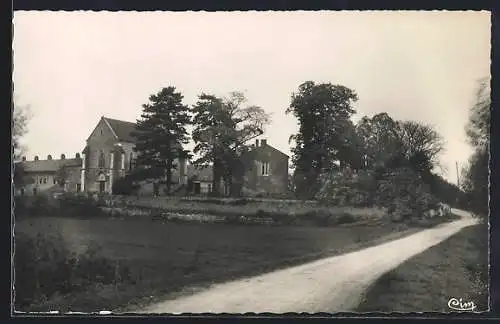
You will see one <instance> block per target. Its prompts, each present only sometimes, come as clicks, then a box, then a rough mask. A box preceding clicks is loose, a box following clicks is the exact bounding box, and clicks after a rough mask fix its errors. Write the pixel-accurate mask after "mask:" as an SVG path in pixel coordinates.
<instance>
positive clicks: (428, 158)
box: [399, 121, 444, 170]
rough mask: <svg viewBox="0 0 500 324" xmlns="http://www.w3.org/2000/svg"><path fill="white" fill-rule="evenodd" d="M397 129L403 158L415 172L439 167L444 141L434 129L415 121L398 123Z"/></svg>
mask: <svg viewBox="0 0 500 324" xmlns="http://www.w3.org/2000/svg"><path fill="white" fill-rule="evenodd" d="M399 127H400V130H401V135H400V138H401V141H402V144H403V153H404V156H405V157H406V158H407V159H408V160H409V161H411V162H412V164H413V165H414V166H415V168H416V169H417V170H432V168H433V167H434V166H438V165H439V159H438V158H439V154H440V153H441V152H442V151H443V149H444V140H443V138H442V137H441V135H440V134H439V133H438V132H437V131H436V130H435V129H434V128H432V127H431V126H429V125H423V124H420V123H418V122H415V121H403V122H400V126H399Z"/></svg>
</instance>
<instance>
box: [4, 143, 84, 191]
mask: <svg viewBox="0 0 500 324" xmlns="http://www.w3.org/2000/svg"><path fill="white" fill-rule="evenodd" d="M81 165H82V158H81V157H80V154H79V153H76V155H75V157H74V158H66V156H65V155H64V154H61V156H60V158H59V159H54V158H52V156H51V155H48V156H47V158H46V159H44V160H41V159H40V158H39V157H38V156H35V157H34V159H33V160H27V159H26V157H23V158H22V161H20V162H18V163H16V164H15V166H14V168H17V171H16V170H15V171H14V172H20V173H19V174H20V176H21V177H22V181H20V182H21V183H22V184H20V185H18V186H17V187H16V188H15V189H16V194H18V195H36V194H38V193H41V192H46V191H53V192H59V191H61V192H62V191H66V192H79V191H81V181H80V180H81V178H80V170H81Z"/></svg>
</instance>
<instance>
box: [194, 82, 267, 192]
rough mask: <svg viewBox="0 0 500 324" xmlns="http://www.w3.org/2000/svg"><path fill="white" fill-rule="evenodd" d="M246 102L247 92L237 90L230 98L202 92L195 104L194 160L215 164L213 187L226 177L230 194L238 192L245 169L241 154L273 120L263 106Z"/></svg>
mask: <svg viewBox="0 0 500 324" xmlns="http://www.w3.org/2000/svg"><path fill="white" fill-rule="evenodd" d="M246 102H247V99H246V98H245V96H244V94H243V93H241V92H238V91H234V92H231V93H230V94H229V96H228V97H227V98H218V97H216V96H213V95H207V94H202V95H200V96H199V100H198V102H197V103H196V104H195V106H194V107H193V112H194V117H193V123H194V126H195V128H194V130H193V135H192V136H193V140H194V141H195V149H194V153H196V154H198V155H199V158H198V159H196V160H195V161H194V164H196V165H200V166H205V165H208V164H212V165H213V172H214V187H213V188H214V191H215V190H218V185H219V179H220V178H223V179H224V181H225V182H226V184H228V185H229V188H230V194H231V195H238V194H239V192H240V189H241V188H240V186H241V178H242V177H243V173H244V170H245V165H244V163H242V160H241V158H242V156H243V155H244V154H245V153H246V152H248V151H249V147H248V145H247V144H248V142H249V141H250V140H251V139H253V138H255V137H257V136H259V135H261V134H263V132H264V129H265V127H266V126H267V125H268V124H269V123H270V121H271V118H270V115H269V114H267V113H266V112H265V111H264V110H263V109H262V108H261V107H258V106H252V105H250V106H248V105H245V103H246ZM216 192H218V191H216Z"/></svg>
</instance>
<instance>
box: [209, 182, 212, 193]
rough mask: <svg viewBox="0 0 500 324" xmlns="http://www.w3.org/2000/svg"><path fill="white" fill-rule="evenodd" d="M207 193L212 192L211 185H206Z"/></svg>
mask: <svg viewBox="0 0 500 324" xmlns="http://www.w3.org/2000/svg"><path fill="white" fill-rule="evenodd" d="M208 192H209V193H210V192H212V184H211V183H209V184H208Z"/></svg>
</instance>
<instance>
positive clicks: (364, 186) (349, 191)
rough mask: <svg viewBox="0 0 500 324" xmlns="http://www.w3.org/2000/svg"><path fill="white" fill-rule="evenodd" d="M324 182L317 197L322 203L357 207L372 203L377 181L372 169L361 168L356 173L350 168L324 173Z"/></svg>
mask: <svg viewBox="0 0 500 324" xmlns="http://www.w3.org/2000/svg"><path fill="white" fill-rule="evenodd" d="M322 183H323V186H322V188H321V189H320V190H319V192H318V193H317V194H316V199H318V200H319V201H321V202H322V203H327V204H329V205H336V206H356V207H364V206H369V205H371V204H372V199H373V196H374V194H375V184H376V182H375V178H374V175H373V172H371V171H367V170H360V171H358V172H357V173H354V172H352V171H351V170H350V169H344V170H342V171H340V172H331V173H330V174H326V175H323V180H322Z"/></svg>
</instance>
